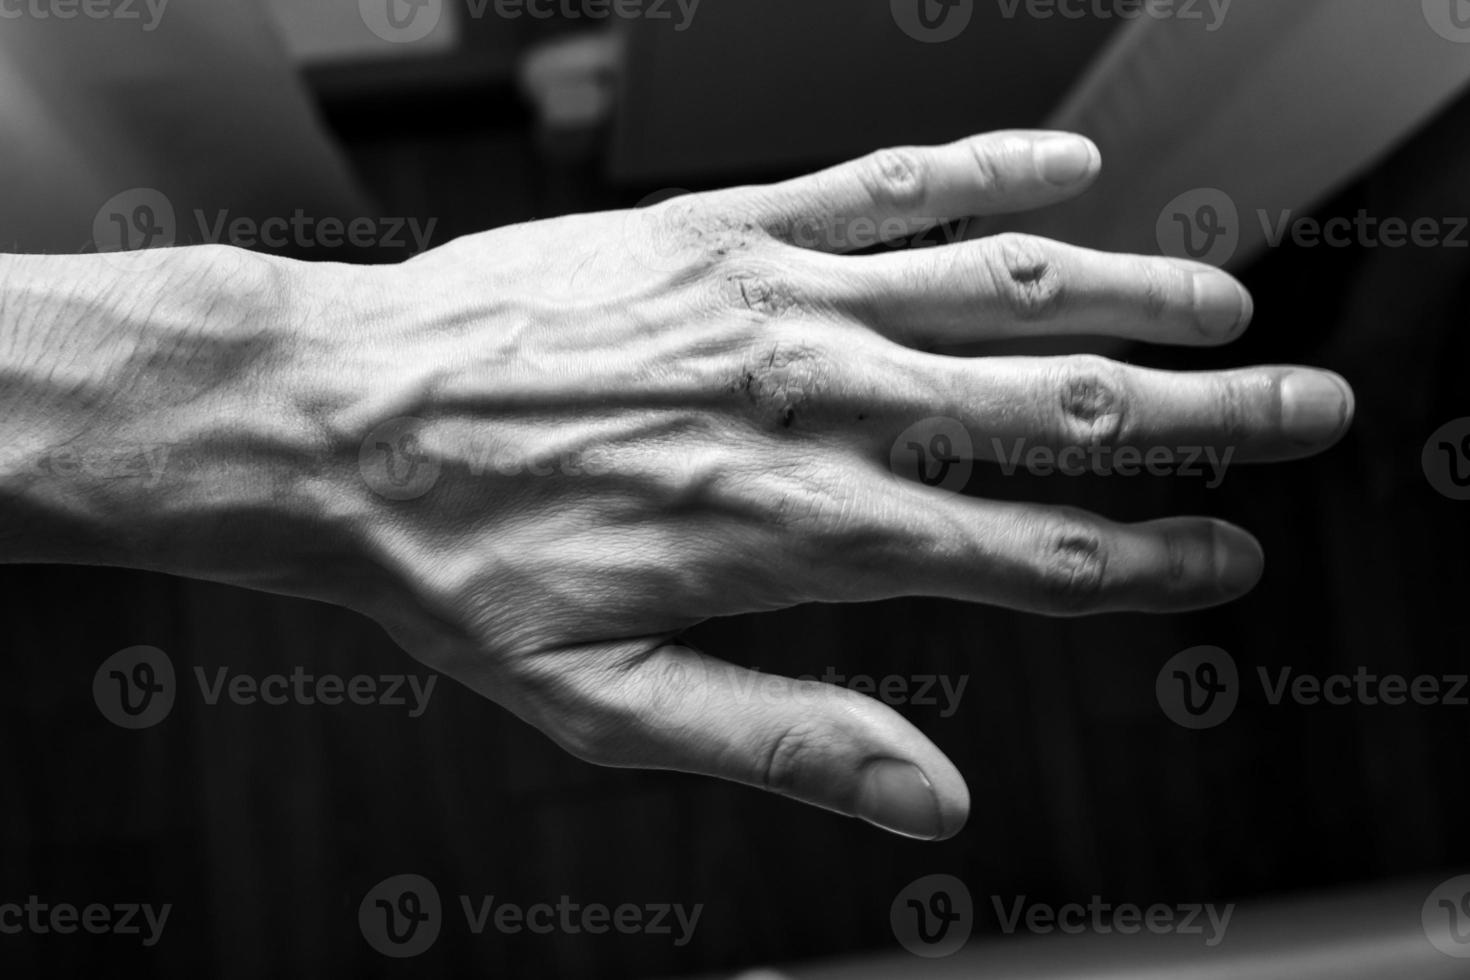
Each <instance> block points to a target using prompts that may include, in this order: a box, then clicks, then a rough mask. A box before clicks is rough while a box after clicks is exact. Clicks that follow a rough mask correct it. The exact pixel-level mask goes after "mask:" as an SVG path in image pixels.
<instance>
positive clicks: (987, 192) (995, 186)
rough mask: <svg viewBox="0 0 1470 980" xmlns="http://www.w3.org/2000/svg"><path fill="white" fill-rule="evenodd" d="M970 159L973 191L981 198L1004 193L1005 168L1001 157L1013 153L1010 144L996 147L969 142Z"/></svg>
mask: <svg viewBox="0 0 1470 980" xmlns="http://www.w3.org/2000/svg"><path fill="white" fill-rule="evenodd" d="M969 147H970V159H971V161H972V162H973V164H974V168H975V169H974V175H973V178H972V179H973V180H974V182H975V191H976V192H977V193H979V194H981V195H983V196H987V197H988V196H992V195H998V194H1001V193H1003V192H1004V191H1005V178H1006V172H1007V168H1006V166H1005V165H1004V164H1003V163H1002V157H1004V156H1006V155H1008V154H1010V153H1013V152H1014V150H1013V149H1012V146H1011V143H1010V142H1009V141H1008V142H1007V143H1005V144H1000V145H997V144H996V143H994V142H984V141H981V140H971V141H970V144H969Z"/></svg>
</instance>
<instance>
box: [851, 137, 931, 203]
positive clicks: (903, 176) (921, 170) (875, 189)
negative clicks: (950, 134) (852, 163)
mask: <svg viewBox="0 0 1470 980" xmlns="http://www.w3.org/2000/svg"><path fill="white" fill-rule="evenodd" d="M858 177H859V179H860V180H861V181H862V183H863V187H864V189H865V190H866V191H867V192H868V195H869V196H870V197H871V198H872V199H873V200H874V201H875V202H876V203H878V204H879V205H883V206H886V207H889V208H892V209H894V210H897V211H908V210H911V209H913V208H917V207H920V206H921V205H923V203H924V200H925V198H926V197H927V196H928V191H929V188H928V183H929V181H928V174H927V172H926V168H925V165H924V162H923V157H922V156H921V155H920V154H919V153H918V152H917V151H915V150H912V149H887V150H879V151H878V152H876V153H874V154H872V155H870V156H869V157H867V158H866V159H865V160H863V161H862V162H861V163H860V164H859V165H858Z"/></svg>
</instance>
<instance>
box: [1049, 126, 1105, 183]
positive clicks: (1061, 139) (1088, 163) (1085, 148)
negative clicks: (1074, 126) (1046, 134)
mask: <svg viewBox="0 0 1470 980" xmlns="http://www.w3.org/2000/svg"><path fill="white" fill-rule="evenodd" d="M1035 152H1036V167H1037V169H1038V170H1040V171H1041V176H1042V177H1043V178H1044V179H1045V180H1046V182H1047V183H1049V184H1055V185H1056V186H1058V187H1067V186H1069V185H1071V184H1075V183H1077V181H1079V180H1081V179H1082V178H1083V177H1086V176H1087V175H1088V174H1090V173H1092V168H1093V165H1094V161H1095V160H1096V159H1097V158H1098V156H1099V154H1098V153H1097V148H1096V147H1095V146H1093V144H1092V140H1089V139H1085V138H1083V137H1081V136H1053V137H1051V138H1049V139H1044V140H1042V141H1041V142H1039V143H1037V144H1036V150H1035Z"/></svg>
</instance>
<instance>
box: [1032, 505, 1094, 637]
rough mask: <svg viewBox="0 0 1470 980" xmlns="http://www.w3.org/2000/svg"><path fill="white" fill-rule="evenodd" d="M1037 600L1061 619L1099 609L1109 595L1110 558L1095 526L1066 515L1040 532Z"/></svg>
mask: <svg viewBox="0 0 1470 980" xmlns="http://www.w3.org/2000/svg"><path fill="white" fill-rule="evenodd" d="M1039 562H1040V564H1039V567H1038V569H1037V572H1038V583H1037V599H1038V604H1039V605H1040V606H1041V608H1043V609H1045V610H1047V611H1049V612H1052V613H1055V614H1059V615H1082V614H1085V613H1089V612H1092V611H1095V610H1096V609H1098V608H1099V607H1100V606H1101V604H1102V600H1103V598H1104V596H1105V594H1106V586H1107V575H1108V572H1107V569H1108V555H1107V549H1106V546H1105V545H1104V542H1103V536H1102V534H1101V533H1100V532H1099V531H1098V529H1097V528H1096V527H1095V526H1093V525H1092V523H1091V522H1089V521H1086V520H1085V519H1083V518H1081V517H1078V516H1073V515H1070V514H1064V515H1062V516H1060V517H1057V518H1054V519H1052V520H1051V521H1049V522H1048V523H1047V524H1046V525H1044V526H1043V527H1042V529H1041V532H1040V556H1039Z"/></svg>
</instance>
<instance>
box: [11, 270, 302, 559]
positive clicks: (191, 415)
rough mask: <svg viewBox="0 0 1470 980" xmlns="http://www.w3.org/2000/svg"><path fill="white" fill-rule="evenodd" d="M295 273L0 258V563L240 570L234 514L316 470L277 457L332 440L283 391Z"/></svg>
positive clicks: (294, 345) (273, 503) (297, 341)
mask: <svg viewBox="0 0 1470 980" xmlns="http://www.w3.org/2000/svg"><path fill="white" fill-rule="evenodd" d="M295 269H296V267H295V264H293V263H287V262H282V261H280V260H276V259H270V258H265V257H261V256H254V255H251V254H250V253H246V252H242V251H239V250H237V249H229V248H217V247H206V248H194V249H178V250H173V251H169V252H166V253H150V255H149V256H148V257H147V260H146V261H132V262H130V261H129V260H128V257H118V256H112V257H108V256H3V257H0V334H3V336H0V372H3V373H0V560H3V561H7V562H61V563H85V564H108V565H123V566H131V567H144V568H153V569H159V570H165V571H175V572H181V573H185V574H201V575H205V576H207V577H230V574H229V573H230V572H231V569H228V568H226V567H225V564H224V560H225V554H226V553H227V552H228V550H229V548H230V547H231V546H232V545H234V546H236V547H237V548H238V546H239V545H240V543H241V542H239V541H238V540H234V539H235V538H236V537H237V532H236V530H235V528H234V527H233V526H232V521H233V520H234V519H235V518H236V517H238V516H239V515H244V514H251V513H255V514H260V513H262V512H265V511H268V510H271V509H273V508H278V507H279V505H280V504H281V502H283V501H285V500H288V499H289V498H291V497H292V496H293V495H294V494H297V493H299V492H301V487H300V486H299V483H300V481H301V479H302V474H303V473H309V472H310V471H309V470H303V468H302V467H300V466H276V465H271V461H272V459H274V458H279V457H281V456H282V455H285V454H291V453H298V454H303V455H309V454H311V453H313V452H316V451H319V450H320V448H321V446H320V444H319V442H318V441H317V440H316V439H315V438H314V436H313V433H312V431H311V427H310V425H309V424H305V423H306V420H304V419H303V418H302V413H301V411H300V408H299V404H298V400H297V399H296V398H295V393H294V392H292V391H291V390H290V388H289V385H288V379H289V378H291V377H293V373H292V369H291V363H292V362H293V360H294V357H295V355H297V354H299V353H300V350H301V347H302V345H303V344H309V343H310V334H308V333H304V332H303V331H301V330H299V329H296V326H297V325H296V324H295V323H294V322H293V321H294V320H295V319H296V311H297V309H298V304H299V301H300V297H299V296H298V295H297V293H298V292H299V289H300V276H299V275H297V274H296V272H295ZM253 533H255V534H258V533H259V532H258V528H255V529H253ZM257 546H258V542H257Z"/></svg>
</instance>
